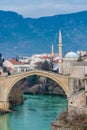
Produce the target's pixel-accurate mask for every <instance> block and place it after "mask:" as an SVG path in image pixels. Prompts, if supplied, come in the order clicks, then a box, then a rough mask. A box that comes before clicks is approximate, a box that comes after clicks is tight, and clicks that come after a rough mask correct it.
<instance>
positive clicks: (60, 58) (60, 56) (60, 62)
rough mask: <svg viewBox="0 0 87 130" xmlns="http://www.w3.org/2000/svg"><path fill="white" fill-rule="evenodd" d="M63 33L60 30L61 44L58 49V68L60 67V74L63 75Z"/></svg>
mask: <svg viewBox="0 0 87 130" xmlns="http://www.w3.org/2000/svg"><path fill="white" fill-rule="evenodd" d="M62 46H63V44H62V33H61V30H59V43H58V47H59V48H58V49H59V63H58V66H59V73H62Z"/></svg>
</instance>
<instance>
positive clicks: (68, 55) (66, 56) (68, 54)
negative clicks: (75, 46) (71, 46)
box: [65, 51, 79, 58]
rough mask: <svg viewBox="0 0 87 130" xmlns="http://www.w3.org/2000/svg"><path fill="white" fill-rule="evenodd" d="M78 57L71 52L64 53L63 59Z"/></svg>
mask: <svg viewBox="0 0 87 130" xmlns="http://www.w3.org/2000/svg"><path fill="white" fill-rule="evenodd" d="M78 57H79V56H78V54H77V53H75V52H72V51H71V52H68V53H66V55H65V58H78Z"/></svg>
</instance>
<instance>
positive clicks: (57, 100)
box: [0, 95, 67, 130]
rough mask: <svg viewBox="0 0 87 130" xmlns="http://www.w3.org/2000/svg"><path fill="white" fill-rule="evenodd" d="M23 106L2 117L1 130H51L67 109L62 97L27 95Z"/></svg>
mask: <svg viewBox="0 0 87 130" xmlns="http://www.w3.org/2000/svg"><path fill="white" fill-rule="evenodd" d="M26 97H27V100H25V102H24V104H23V105H20V106H17V107H15V111H13V112H12V113H9V114H5V115H3V116H0V130H50V123H51V121H54V120H55V119H56V117H57V116H58V115H59V114H60V113H61V112H62V111H64V110H66V108H67V101H66V99H64V98H61V97H51V96H40V95H39V96H38V95H26Z"/></svg>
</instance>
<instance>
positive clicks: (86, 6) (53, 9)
mask: <svg viewBox="0 0 87 130" xmlns="http://www.w3.org/2000/svg"><path fill="white" fill-rule="evenodd" d="M0 9H1V10H11V11H16V12H18V13H20V14H22V15H23V16H24V17H41V16H49V15H55V14H61V13H70V12H77V11H81V10H87V0H61V1H60V0H0Z"/></svg>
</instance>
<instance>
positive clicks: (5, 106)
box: [0, 101, 9, 111]
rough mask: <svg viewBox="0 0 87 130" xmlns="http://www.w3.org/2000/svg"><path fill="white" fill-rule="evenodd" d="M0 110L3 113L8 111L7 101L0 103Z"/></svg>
mask: <svg viewBox="0 0 87 130" xmlns="http://www.w3.org/2000/svg"><path fill="white" fill-rule="evenodd" d="M0 109H1V110H4V111H9V102H8V101H0Z"/></svg>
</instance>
